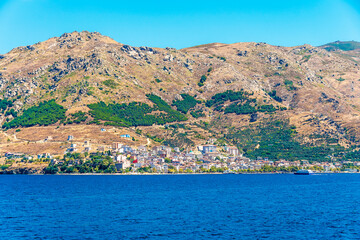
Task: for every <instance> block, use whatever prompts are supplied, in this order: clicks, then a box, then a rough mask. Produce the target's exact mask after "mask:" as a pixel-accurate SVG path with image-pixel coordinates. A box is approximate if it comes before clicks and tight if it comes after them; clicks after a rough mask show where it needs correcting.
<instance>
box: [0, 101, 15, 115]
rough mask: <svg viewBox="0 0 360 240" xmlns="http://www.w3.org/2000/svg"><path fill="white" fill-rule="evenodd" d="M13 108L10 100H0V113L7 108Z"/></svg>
mask: <svg viewBox="0 0 360 240" xmlns="http://www.w3.org/2000/svg"><path fill="white" fill-rule="evenodd" d="M12 106H13V102H12V101H10V100H7V99H6V98H5V99H0V111H1V112H2V113H4V112H5V110H6V109H7V108H8V107H9V108H10V107H12Z"/></svg>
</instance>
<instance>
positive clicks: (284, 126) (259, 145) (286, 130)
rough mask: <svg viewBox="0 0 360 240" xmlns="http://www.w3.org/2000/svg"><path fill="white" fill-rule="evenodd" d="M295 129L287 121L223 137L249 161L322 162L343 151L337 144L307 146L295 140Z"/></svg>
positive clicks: (246, 129) (259, 126)
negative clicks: (261, 158)
mask: <svg viewBox="0 0 360 240" xmlns="http://www.w3.org/2000/svg"><path fill="white" fill-rule="evenodd" d="M296 137H297V132H296V128H295V126H292V125H290V124H289V121H280V120H271V121H267V122H263V123H261V124H258V125H256V126H253V127H246V128H243V129H241V130H233V131H232V132H230V133H229V134H227V135H226V138H227V139H228V140H229V141H231V142H232V143H233V144H236V145H237V146H238V147H239V148H240V149H242V150H243V151H244V153H245V155H246V156H247V157H249V158H251V159H256V158H257V157H268V158H269V159H271V160H279V159H286V160H289V161H295V160H310V161H325V160H329V157H328V156H329V155H331V154H339V153H341V152H343V151H344V150H345V149H344V148H343V147H341V146H340V145H321V146H310V145H305V144H301V143H299V142H298V141H297V138H296Z"/></svg>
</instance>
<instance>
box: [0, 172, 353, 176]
mask: <svg viewBox="0 0 360 240" xmlns="http://www.w3.org/2000/svg"><path fill="white" fill-rule="evenodd" d="M282 174H287V175H289V174H290V175H294V173H293V172H254V173H57V174H45V173H30V174H29V173H3V172H1V173H0V176H1V175H36V176H156V175H158V176H162V175H174V176H175V175H282ZM325 174H359V172H357V173H352V172H319V173H314V174H310V175H325Z"/></svg>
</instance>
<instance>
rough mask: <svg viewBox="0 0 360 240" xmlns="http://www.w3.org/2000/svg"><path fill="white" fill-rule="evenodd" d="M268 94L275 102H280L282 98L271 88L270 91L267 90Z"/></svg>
mask: <svg viewBox="0 0 360 240" xmlns="http://www.w3.org/2000/svg"><path fill="white" fill-rule="evenodd" d="M268 94H269V96H270V97H271V98H272V99H274V100H275V101H277V102H282V101H283V100H282V98H281V97H279V96H277V95H276V90H272V91H271V92H268Z"/></svg>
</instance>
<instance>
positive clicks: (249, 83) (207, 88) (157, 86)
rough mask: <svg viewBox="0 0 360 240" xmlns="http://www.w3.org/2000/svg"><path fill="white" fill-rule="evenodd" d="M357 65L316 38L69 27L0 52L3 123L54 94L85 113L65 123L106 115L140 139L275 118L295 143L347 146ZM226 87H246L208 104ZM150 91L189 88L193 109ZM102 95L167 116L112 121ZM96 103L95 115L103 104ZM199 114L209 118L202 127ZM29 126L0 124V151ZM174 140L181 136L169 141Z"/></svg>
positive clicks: (351, 138)
mask: <svg viewBox="0 0 360 240" xmlns="http://www.w3.org/2000/svg"><path fill="white" fill-rule="evenodd" d="M352 51H356V49H355V50H352ZM350 55H351V56H350ZM359 64H360V63H359V58H358V57H356V54H355V53H353V52H352V53H351V54H349V53H346V54H345V53H344V51H342V50H341V49H336V51H333V49H329V48H327V47H323V46H322V47H313V46H310V45H302V46H296V47H280V46H272V45H269V44H266V43H235V44H221V43H213V44H207V45H201V46H196V47H191V48H186V49H181V50H177V49H173V48H165V49H161V48H151V47H131V46H128V45H124V44H121V43H118V42H116V41H114V40H113V39H111V38H109V37H106V36H103V35H101V34H99V33H96V32H94V33H90V32H73V33H66V34H63V35H62V36H60V37H54V38H51V39H49V40H47V41H45V42H41V43H36V44H34V45H31V46H26V47H18V48H15V49H13V50H12V51H10V52H9V53H7V54H4V55H0V96H1V97H0V98H2V99H7V100H9V101H11V106H7V107H5V108H4V109H3V111H2V113H0V123H1V124H2V125H4V124H6V123H11V121H13V120H14V119H16V118H18V117H19V116H21V114H22V112H23V111H24V110H25V109H28V108H29V107H33V106H37V104H39V103H42V102H44V101H48V100H52V99H54V100H55V102H56V104H58V105H61V106H63V107H64V109H65V110H64V111H66V113H65V115H66V117H67V118H68V119H70V120H71V118H72V117H71V116H72V115H71V114H76V113H79V112H80V111H81V113H84V114H85V115H86V120H85V121H80V122H76V121H68V120H67V121H68V123H69V124H68V126H74V128H75V127H78V125H84V124H90V125H91V126H93V125H96V124H98V125H99V124H100V125H101V124H104V123H106V121H108V122H107V123H111V124H110V125H116V128H118V129H124V131H128V130H129V129H130V130H132V131H135V127H136V128H137V129H138V130H137V135H136V136H137V138H138V139H139V140H140V141H144V142H146V139H149V137H150V136H151V137H150V139H158V140H159V139H161V140H162V143H164V142H165V143H171V144H179V145H182V146H183V147H189V146H190V145H192V146H193V145H194V144H203V143H205V142H206V141H207V139H209V138H217V139H220V138H226V134H228V133H229V131H230V130H229V129H232V130H233V131H236V130H239V129H243V128H246V127H249V126H252V125H254V126H255V125H258V124H260V123H262V122H267V121H273V120H274V119H281V120H283V121H285V120H286V121H289V124H291V125H294V126H295V127H296V137H297V139H298V140H299V141H300V142H302V143H307V144H322V143H324V141H325V142H326V139H335V141H333V142H335V143H336V144H340V145H342V146H347V147H348V146H350V145H354V144H356V143H357V142H358V140H359V137H360V134H359V130H358V129H359V125H360V117H359V110H360V66H359ZM228 90H231V91H233V92H235V93H237V92H242V93H244V94H245V95H246V94H249V95H248V97H247V98H242V99H240V98H237V99H235V100H234V101H232V100H231V99H230V100H229V99H225V100H224V101H223V102H219V103H217V104H220V105H211V103H208V101H209V100H211V99H212V97H214V96H215V94H218V93H223V92H226V91H228ZM149 94H152V96H158V97H160V98H161V99H162V100H164V101H165V102H166V103H167V104H168V105H169V106H171V105H172V104H173V101H175V102H176V101H177V102H181V101H184V100H183V99H184V98H186V97H187V96H190V97H194V98H195V99H196V103H195V105H193V106H191V110H190V111H185V112H182V113H181V114H182V115H183V117H177V118H171V117H172V116H173V114H175V115H176V114H177V113H175V112H171V111H176V110H179V108H178V107H176V104H175V105H174V106H172V107H171V108H172V109H173V110H171V109H170V110H169V109H168V108H166V107H159V106H160V105H159V104H157V103H156V102H154V101H152V100H151V98H149ZM184 94H185V95H184ZM252 99H253V100H252ZM189 101H190V100H189ZM99 102H104V103H105V104H117V103H119V104H122V103H132V102H141V103H146V104H147V105H146V106H149V107H151V108H152V109H151V110H150V111H149V113H146V114H145V115H149V114H150V115H151V114H153V115H156V116H157V117H158V118H162V119H163V118H166V119H167V120H165V122H163V123H164V124H162V122H161V121H159V119H157V120H156V121H155V122H154V123H156V124H149V125H148V126H142V125H144V124H133V125H129V121H130V120H129V119H128V118H122V119H121V120H119V121H121V124H119V122H117V123H116V124H114V123H115V122H116V121H117V120H116V121H115V120H114V119H113V118H111V117H110V116H108V117H107V118H105V117H104V116H102V117H101V116H100V114H98V115H96V114H94V111H96V110H94V109H95V107H97V108H96V109H97V110H98V107H99V106H98V105H96V106H94V105H91V104H96V103H99ZM185 102H186V101H185ZM231 104H233V105H232V106H231V107H229V106H230V105H231ZM236 104H237V105H236ZM241 104H243V105H241ZM91 106H92V107H91ZM109 106H113V105H109ZM114 106H116V105H114ZM146 106H145V107H146ZM217 106H219V107H218V108H217ZM239 106H240V107H239ZM243 106H251V109H252V110H251V111H248V112H246V111H243V110H241V111H240V110H239V109H243ZM264 106H265V107H264ZM266 106H267V107H266ZM269 106H272V108H271V109H270V108H269ZM228 107H229V108H228ZM234 108H236V109H237V110H236V109H235V110H234ZM11 109H13V110H11ZM229 109H233V110H229ZM254 109H255V110H254ZM264 109H265V110H264ZM269 109H270V110H269ZM100 110H101V111H102V112H101V114H103V113H104V111H105V110H104V109H100ZM100 110H99V111H100ZM11 111H12V112H15V114H12V112H11ZM239 111H240V112H239ZM179 112H181V111H180V110H179ZM99 116H100V117H99ZM118 116H119V115H118ZM159 116H160V117H159ZM164 116H165V117H164ZM179 116H180V115H179ZM110 118H111V119H110ZM124 119H125V120H126V121H125V120H124ZM169 119H170V120H169ZM94 120H96V121H94ZM104 121H105V122H104ZM132 121H133V120H132ZM134 121H135V120H134ZM200 121H201V122H200ZM172 122H174V123H175V122H178V123H181V124H185V125H188V127H186V126H185V127H184V128H177V129H176V131H175V130H174V129H171V131H170V130H169V128H168V126H165V123H166V124H171V123H172ZM204 122H205V123H209V125H207V126H206V127H204V125H203V123H204ZM125 123H126V124H128V125H126V124H125ZM124 124H125V125H126V126H125V125H124ZM63 125H64V121H63V122H61V121H59V122H56V123H54V124H53V123H52V124H50V126H48V127H43V128H42V129H45V130H46V129H48V128H52V129H54V127H53V126H59V127H60V128H62V126H63ZM90 125H89V126H90ZM145 125H146V124H145ZM160 125H162V126H160ZM14 126H15V125H14ZM164 126H165V128H164ZM35 127H37V126H32V127H28V128H24V126H23V125H21V124H20V125H19V126H17V127H16V129H17V128H21V131H20V132H19V131H18V132H15V128H12V129H11V128H10V129H6V128H5V129H3V131H2V133H1V134H2V135H1V136H0V139H1V141H2V143H3V145H2V150H3V151H8V150H18V151H21V149H20V147H19V146H20V145H16V146H18V147H14V145H12V144H20V143H24V141H33V140H34V139H31V136H33V135H29V134H27V132H29V131H31V129H33V128H35ZM125 129H127V130H125ZM234 129H235V130H234ZM45 130H44V131H45ZM140 132H141V133H140ZM174 132H175V133H174ZM21 134H24V135H26V134H27V136H28V137H27V138H26V139H23V140H22V142H21V141H20V140H19V139H18V138H17V135H18V136H21ZM179 134H183V135H179ZM314 135H316V136H318V137H313V136H314ZM95 138H96V136H95ZM179 139H183V140H184V141H180V142H176V141H179ZM319 139H322V140H321V141H318V140H319ZM112 140H116V139H112ZM188 140H189V141H188ZM225 140H226V139H225ZM34 141H35V140H34ZM61 141H63V140H61ZM151 141H152V143H153V144H156V141H153V140H151ZM166 141H168V142H166ZM227 141H230V140H229V139H227ZM157 142H159V141H157ZM189 143H191V144H189ZM229 143H230V142H229ZM107 144H108V143H107ZM133 144H136V142H134V143H133ZM56 149H57V150H56ZM45 150H46V151H52V152H54V153H58V152H61V151H63V150H59V146H58V145H57V146H56V147H54V149H53V148H51V147H49V148H40V150H39V151H45Z"/></svg>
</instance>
